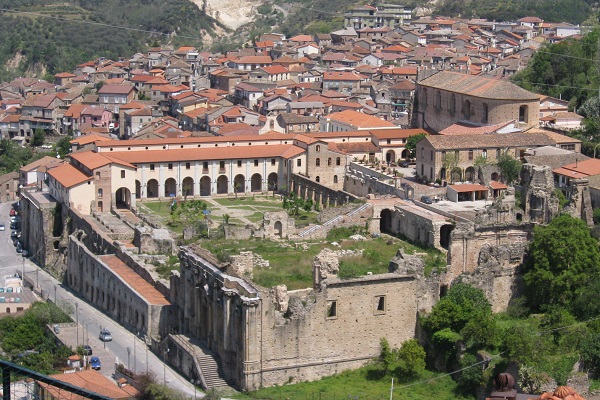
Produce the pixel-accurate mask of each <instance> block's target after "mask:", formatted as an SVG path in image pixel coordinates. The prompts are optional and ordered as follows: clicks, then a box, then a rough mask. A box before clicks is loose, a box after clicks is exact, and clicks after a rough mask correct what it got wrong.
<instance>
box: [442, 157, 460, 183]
mask: <svg viewBox="0 0 600 400" xmlns="http://www.w3.org/2000/svg"><path fill="white" fill-rule="evenodd" d="M457 165H458V156H457V155H456V153H454V152H449V153H446V154H444V156H443V157H442V167H443V168H444V170H445V171H446V172H445V176H444V179H445V180H447V181H449V180H450V175H451V174H452V170H454V168H456V166H457Z"/></svg>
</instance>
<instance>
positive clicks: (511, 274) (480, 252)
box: [442, 223, 533, 312]
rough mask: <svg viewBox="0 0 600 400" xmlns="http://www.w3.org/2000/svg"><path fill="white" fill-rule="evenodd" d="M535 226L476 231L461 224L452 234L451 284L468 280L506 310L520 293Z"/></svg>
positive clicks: (495, 306) (446, 279)
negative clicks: (524, 266)
mask: <svg viewBox="0 0 600 400" xmlns="http://www.w3.org/2000/svg"><path fill="white" fill-rule="evenodd" d="M532 232H533V225H532V224H522V225H517V224H514V225H505V226H488V227H478V228H475V227H474V226H473V225H470V224H466V223H458V224H457V225H456V228H455V229H454V230H453V231H452V233H451V242H450V247H449V256H448V260H449V261H450V265H449V269H448V270H447V272H446V275H445V276H444V279H443V282H442V283H445V284H447V285H449V284H451V283H452V282H454V281H455V280H456V279H457V278H458V279H461V280H462V279H466V280H467V281H468V282H470V283H473V284H474V285H475V286H477V287H480V288H481V289H483V290H484V292H485V293H486V295H487V298H488V300H489V301H490V302H491V303H492V308H493V310H494V311H496V312H498V311H505V310H506V307H507V306H508V302H509V301H510V299H511V298H513V297H514V296H516V295H517V293H518V291H519V280H520V276H519V275H518V273H519V267H520V266H521V265H522V263H523V260H524V258H525V255H526V252H527V247H528V242H529V240H530V239H531V235H532Z"/></svg>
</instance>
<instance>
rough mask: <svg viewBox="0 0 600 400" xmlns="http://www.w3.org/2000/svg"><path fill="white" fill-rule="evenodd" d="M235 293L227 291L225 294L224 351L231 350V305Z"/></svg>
mask: <svg viewBox="0 0 600 400" xmlns="http://www.w3.org/2000/svg"><path fill="white" fill-rule="evenodd" d="M234 294H235V293H234V292H232V291H225V292H223V350H230V349H229V342H230V339H229V336H230V332H229V325H230V323H231V321H230V319H231V305H232V303H233V296H234Z"/></svg>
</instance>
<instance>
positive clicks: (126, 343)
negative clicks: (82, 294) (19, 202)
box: [0, 203, 202, 397]
mask: <svg viewBox="0 0 600 400" xmlns="http://www.w3.org/2000/svg"><path fill="white" fill-rule="evenodd" d="M10 208H11V205H10V204H8V203H0V222H4V223H5V224H6V231H0V277H2V279H4V277H5V276H7V275H14V274H15V273H19V274H21V273H22V271H24V273H25V276H26V277H27V278H31V280H32V281H35V282H37V283H36V284H39V286H40V288H41V290H42V293H46V294H47V296H48V298H49V299H50V300H56V302H57V304H59V305H61V306H62V307H63V308H64V309H65V310H66V311H68V312H70V314H71V316H72V317H73V320H78V321H79V335H78V338H79V339H78V340H79V343H80V344H83V341H84V340H85V341H87V340H88V338H89V344H90V345H91V346H92V348H93V349H94V350H95V351H94V354H96V353H97V354H98V355H99V356H100V357H101V361H102V366H103V370H102V372H103V373H104V374H105V375H106V376H108V377H110V375H111V374H112V369H113V368H112V366H111V364H112V361H114V360H115V359H117V358H118V359H119V360H121V362H122V363H123V364H125V365H126V366H127V360H128V352H127V348H128V347H129V348H130V353H129V366H130V368H131V369H133V368H134V366H135V369H136V370H137V371H138V372H144V371H146V370H149V371H152V372H153V373H154V375H155V376H156V379H157V381H158V382H159V383H162V382H163V380H164V381H166V383H167V385H168V386H170V387H172V388H174V389H177V390H180V391H183V392H185V393H186V394H188V395H189V396H190V397H193V396H194V394H195V391H194V386H193V385H192V384H191V383H190V382H188V381H187V380H186V379H185V378H183V377H182V376H181V375H179V374H177V373H176V372H175V371H173V370H172V369H170V368H169V367H168V366H167V367H166V368H164V366H163V365H164V364H163V362H162V357H160V358H159V357H157V356H156V355H155V354H154V353H152V352H150V351H146V346H145V344H144V342H143V340H141V339H140V338H136V337H135V335H134V334H132V333H131V332H129V331H128V330H126V329H124V328H123V327H121V326H120V325H118V324H117V323H116V322H115V321H113V320H112V319H111V318H109V317H107V316H106V315H105V314H104V313H102V312H101V311H99V310H97V309H96V308H94V307H92V306H90V305H88V304H87V303H85V302H84V301H83V300H82V299H80V298H78V297H76V296H75V295H74V294H73V293H72V292H71V291H69V290H68V289H67V288H66V287H64V286H63V285H62V284H61V283H60V282H58V281H57V280H56V279H54V278H53V277H52V276H50V274H48V273H46V271H44V270H42V269H41V268H39V267H38V266H36V265H35V264H33V263H32V262H31V261H30V260H29V259H27V258H23V257H21V255H20V254H19V253H17V252H16V250H15V247H14V245H13V242H12V240H11V238H10V229H9V223H10V216H9V212H10ZM34 276H35V278H34ZM3 283H4V282H2V284H3ZM76 312H77V313H78V317H77V318H76V316H75V313H76ZM101 326H102V327H107V328H108V329H109V330H110V331H111V333H112V336H113V341H112V342H109V343H106V349H107V351H106V352H105V351H104V348H103V347H104V344H103V343H102V342H100V340H98V334H99V333H100V327H101ZM86 328H87V330H86ZM86 332H87V334H88V336H86V337H85V338H84V333H86ZM134 343H135V358H134V354H133V352H134V350H133V348H134ZM103 358H107V359H103ZM146 360H148V361H147V363H146ZM197 396H198V397H201V396H202V395H201V394H200V393H199V392H198V394H197Z"/></svg>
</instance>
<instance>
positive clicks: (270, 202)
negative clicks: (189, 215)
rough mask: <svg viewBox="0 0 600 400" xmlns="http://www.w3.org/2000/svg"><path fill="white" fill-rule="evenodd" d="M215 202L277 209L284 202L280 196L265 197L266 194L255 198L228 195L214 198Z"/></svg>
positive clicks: (223, 204)
mask: <svg viewBox="0 0 600 400" xmlns="http://www.w3.org/2000/svg"><path fill="white" fill-rule="evenodd" d="M213 200H214V201H215V202H217V203H219V204H220V205H222V206H225V207H233V206H260V207H269V208H274V209H277V210H282V207H281V206H282V204H283V202H282V201H281V200H280V199H279V196H276V197H275V198H273V197H265V196H260V197H258V196H256V197H254V198H252V197H247V196H238V198H237V199H236V198H235V197H227V198H218V199H213Z"/></svg>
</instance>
